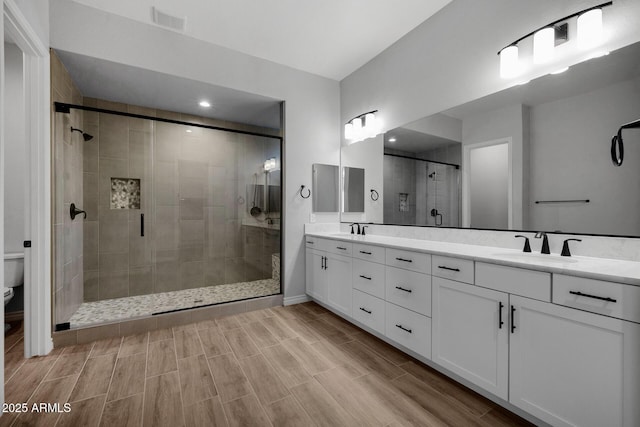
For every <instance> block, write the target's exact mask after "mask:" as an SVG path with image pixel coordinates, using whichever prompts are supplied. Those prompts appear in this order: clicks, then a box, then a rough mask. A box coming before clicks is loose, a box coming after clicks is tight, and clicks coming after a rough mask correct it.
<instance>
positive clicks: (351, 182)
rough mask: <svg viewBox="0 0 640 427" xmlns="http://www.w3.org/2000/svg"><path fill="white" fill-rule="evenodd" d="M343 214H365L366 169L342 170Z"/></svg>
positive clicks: (345, 168)
mask: <svg viewBox="0 0 640 427" xmlns="http://www.w3.org/2000/svg"><path fill="white" fill-rule="evenodd" d="M342 212H351V213H362V212H364V169H362V168H350V167H343V168H342Z"/></svg>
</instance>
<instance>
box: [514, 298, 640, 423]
mask: <svg viewBox="0 0 640 427" xmlns="http://www.w3.org/2000/svg"><path fill="white" fill-rule="evenodd" d="M510 302H511V305H512V307H513V308H514V309H515V311H514V313H513V318H514V325H513V326H515V329H514V330H513V331H512V333H511V334H510V335H511V337H510V341H511V344H510V351H511V359H510V364H511V368H510V393H509V394H510V397H509V401H510V402H511V403H512V404H514V405H515V406H518V407H520V408H522V409H524V410H525V411H527V412H529V413H531V414H532V415H534V416H536V417H538V418H540V419H541V420H543V421H546V422H548V423H550V424H552V425H554V426H582V427H585V426H594V427H595V426H610V427H614V426H625V427H631V426H638V425H640V409H639V408H640V405H638V402H639V401H640V391H639V389H640V325H638V324H635V323H631V322H626V321H622V320H618V319H613V318H609V317H605V316H601V315H597V314H592V313H586V312H583V311H579V310H574V309H570V308H565V307H559V306H557V305H554V304H549V303H544V302H540V301H535V300H531V299H528V298H522V297H516V296H511V301H510Z"/></svg>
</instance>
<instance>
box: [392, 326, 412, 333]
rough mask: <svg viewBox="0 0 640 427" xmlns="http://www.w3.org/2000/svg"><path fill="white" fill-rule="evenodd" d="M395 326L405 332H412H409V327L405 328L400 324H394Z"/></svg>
mask: <svg viewBox="0 0 640 427" xmlns="http://www.w3.org/2000/svg"><path fill="white" fill-rule="evenodd" d="M396 328H400V329H402V330H403V331H405V332H409V333H410V334H411V333H412V332H411V329H407V328H405V327H403V326H402V325H396Z"/></svg>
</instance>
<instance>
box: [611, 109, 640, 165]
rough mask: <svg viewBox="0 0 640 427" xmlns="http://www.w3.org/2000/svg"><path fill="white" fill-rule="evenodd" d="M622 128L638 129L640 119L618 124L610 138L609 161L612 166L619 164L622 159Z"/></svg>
mask: <svg viewBox="0 0 640 427" xmlns="http://www.w3.org/2000/svg"><path fill="white" fill-rule="evenodd" d="M622 129H640V119H638V120H635V121H633V122H629V123H627V124H624V125H622V126H620V129H618V133H617V134H616V135H614V136H613V138H611V161H612V162H613V164H614V166H621V165H622V162H623V161H624V143H623V142H622Z"/></svg>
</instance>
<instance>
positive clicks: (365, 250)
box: [353, 243, 385, 264]
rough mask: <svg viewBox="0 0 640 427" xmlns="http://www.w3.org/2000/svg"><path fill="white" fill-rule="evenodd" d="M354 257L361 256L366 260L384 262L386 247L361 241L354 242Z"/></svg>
mask: <svg viewBox="0 0 640 427" xmlns="http://www.w3.org/2000/svg"><path fill="white" fill-rule="evenodd" d="M353 256H354V258H360V259H363V260H365V261H373V262H377V263H380V264H384V261H385V257H384V248H383V247H382V246H371V245H363V244H360V243H354V245H353Z"/></svg>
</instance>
